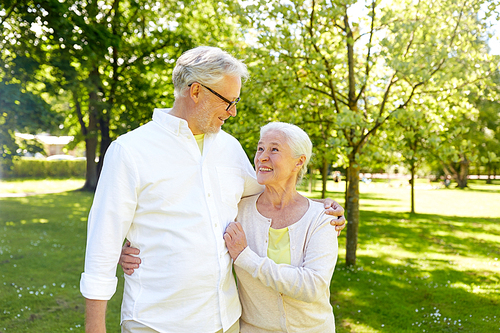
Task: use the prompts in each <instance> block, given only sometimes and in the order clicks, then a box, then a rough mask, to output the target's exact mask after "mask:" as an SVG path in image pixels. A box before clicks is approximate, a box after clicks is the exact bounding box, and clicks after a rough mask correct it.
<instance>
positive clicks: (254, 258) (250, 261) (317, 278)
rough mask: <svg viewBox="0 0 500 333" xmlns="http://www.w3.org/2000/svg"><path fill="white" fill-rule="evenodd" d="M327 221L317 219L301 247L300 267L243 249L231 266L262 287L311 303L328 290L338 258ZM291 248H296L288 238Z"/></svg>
mask: <svg viewBox="0 0 500 333" xmlns="http://www.w3.org/2000/svg"><path fill="white" fill-rule="evenodd" d="M329 220H330V219H329V218H328V217H326V216H324V215H323V216H322V217H320V221H314V222H313V223H312V224H313V225H315V227H314V228H313V229H312V230H310V235H309V236H308V237H307V238H306V242H305V246H304V252H305V253H304V260H303V263H302V265H301V266H299V267H296V266H292V265H287V264H276V263H275V262H274V261H273V260H271V259H269V258H267V257H261V256H259V255H258V254H257V253H255V252H254V251H253V250H252V249H250V247H248V246H247V247H246V248H245V249H244V250H243V251H242V252H241V253H240V255H239V256H238V258H236V261H235V262H234V264H235V265H236V266H238V267H240V268H242V269H244V270H245V271H247V272H248V273H249V274H251V275H252V277H253V278H256V279H259V280H260V281H261V282H262V283H263V284H264V285H266V286H267V287H270V288H272V289H273V290H275V291H277V292H279V293H282V294H284V295H286V296H289V297H292V298H295V299H298V300H301V301H304V302H309V303H311V302H314V301H316V300H317V299H318V298H319V297H320V296H321V295H322V294H324V291H325V289H327V288H328V287H329V284H330V281H331V278H332V275H333V271H334V268H335V264H336V262H337V256H338V242H337V233H336V231H335V228H333V227H331V226H330V222H329ZM290 241H291V244H290V246H296V247H298V245H296V244H294V243H293V239H292V237H291V239H290Z"/></svg>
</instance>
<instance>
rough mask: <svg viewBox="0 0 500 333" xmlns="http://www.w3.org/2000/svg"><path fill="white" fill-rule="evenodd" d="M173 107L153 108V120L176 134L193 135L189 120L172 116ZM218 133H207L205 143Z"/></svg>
mask: <svg viewBox="0 0 500 333" xmlns="http://www.w3.org/2000/svg"><path fill="white" fill-rule="evenodd" d="M170 110H172V109H171V108H167V109H160V108H155V109H154V110H153V121H154V122H156V123H157V124H158V125H160V126H161V127H163V128H165V129H167V130H168V131H170V132H172V133H174V134H175V135H176V136H179V135H181V134H184V135H193V132H191V129H189V126H188V122H187V121H186V120H185V119H182V118H179V117H176V116H172V115H171V114H170ZM221 131H222V130H221ZM216 136H217V134H213V133H206V134H205V145H207V143H209V142H210V143H211V141H213V140H214V139H215V137H216Z"/></svg>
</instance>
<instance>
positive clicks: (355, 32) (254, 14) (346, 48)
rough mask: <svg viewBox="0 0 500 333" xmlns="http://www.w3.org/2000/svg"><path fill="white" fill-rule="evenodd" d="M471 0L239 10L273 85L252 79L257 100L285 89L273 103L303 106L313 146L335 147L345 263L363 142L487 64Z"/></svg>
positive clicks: (340, 0) (354, 224) (479, 75)
mask: <svg viewBox="0 0 500 333" xmlns="http://www.w3.org/2000/svg"><path fill="white" fill-rule="evenodd" d="M481 4H482V2H481V1H476V2H470V1H455V0H441V1H418V2H414V1H409V0H408V1H389V2H381V1H376V0H373V1H368V2H361V1H359V2H356V1H349V0H347V1H346V0H337V1H316V0H310V1H302V0H295V1H286V2H283V1H278V0H276V1H263V0H262V1H256V2H254V3H252V4H251V5H248V6H247V7H246V8H245V12H244V17H246V18H248V22H247V24H248V25H249V26H250V28H249V29H248V30H247V31H246V33H247V34H248V36H252V37H254V38H255V42H254V45H255V48H256V49H258V50H259V51H260V52H259V53H258V54H261V55H262V57H263V58H262V59H260V61H258V62H257V61H256V63H258V64H259V67H260V68H261V72H265V71H267V70H270V71H271V72H272V74H264V75H263V76H264V77H270V82H272V83H278V84H272V85H269V86H268V85H266V84H265V83H268V82H269V81H268V80H265V79H263V80H261V82H262V83H264V84H265V85H264V86H262V88H261V89H258V93H259V94H260V95H259V97H262V98H261V99H260V100H261V101H266V98H265V97H264V96H263V95H264V94H266V93H267V92H270V94H269V95H270V96H272V97H274V98H276V99H279V98H280V95H281V91H282V87H287V91H288V95H287V96H286V97H285V98H284V99H282V100H283V101H286V100H287V99H288V100H290V99H291V100H292V101H295V103H294V102H292V103H290V102H287V103H289V104H288V105H291V106H293V107H297V106H299V107H300V105H302V106H303V109H302V110H303V111H302V112H300V111H299V110H295V112H297V113H298V114H300V116H299V117H296V119H295V121H298V122H301V123H302V124H304V125H305V129H306V130H307V131H308V132H309V133H319V134H320V136H321V134H322V133H321V132H322V131H323V132H324V135H325V138H326V140H323V143H328V144H332V145H343V144H345V147H344V149H345V154H346V159H347V160H348V181H349V187H348V191H347V203H346V208H347V219H348V220H349V222H350V223H349V224H348V228H347V255H346V260H347V263H348V264H350V265H352V264H355V259H356V247H357V237H358V228H359V171H360V167H361V166H360V163H359V161H360V155H362V154H364V148H365V145H366V144H367V142H368V141H369V138H370V137H371V136H373V135H375V134H376V133H377V131H378V130H380V128H381V126H382V125H383V124H384V123H385V122H386V121H387V120H388V119H389V118H391V117H393V116H394V115H396V114H397V113H399V112H401V111H402V110H404V109H406V108H408V107H409V106H410V105H412V103H415V102H417V103H418V102H419V101H420V99H421V98H423V96H425V95H426V94H439V93H440V92H445V93H451V92H456V91H457V89H460V88H461V87H464V86H466V85H467V84H469V83H470V82H474V81H476V80H481V79H483V78H485V77H487V76H488V75H489V73H490V71H492V70H495V69H496V67H494V65H493V64H492V65H491V68H490V63H489V60H490V59H489V57H488V56H487V53H486V52H485V50H484V46H483V44H482V43H478V38H481V37H482V36H483V35H485V29H486V27H485V25H484V23H482V22H479V21H478V20H477V16H476V13H477V12H478V10H479V8H480V6H481ZM493 7H494V6H493ZM490 9H491V8H490ZM271 68H272V69H271ZM292 87H293V88H292ZM297 102H300V103H301V104H299V103H297ZM277 104H278V103H276V102H273V103H272V105H274V106H276V105H277ZM288 116H289V115H288V114H287V115H286V116H285V117H288ZM292 119H293V118H292ZM309 125H310V126H309ZM330 158H331V157H330Z"/></svg>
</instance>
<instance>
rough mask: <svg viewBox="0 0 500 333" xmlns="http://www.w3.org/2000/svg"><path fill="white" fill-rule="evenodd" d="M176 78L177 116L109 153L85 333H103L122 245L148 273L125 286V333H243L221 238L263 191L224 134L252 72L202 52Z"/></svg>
mask: <svg viewBox="0 0 500 333" xmlns="http://www.w3.org/2000/svg"><path fill="white" fill-rule="evenodd" d="M172 76H173V83H174V88H175V91H174V93H175V102H174V105H173V107H172V109H155V110H154V113H153V121H151V122H149V123H147V124H146V125H144V126H141V127H139V128H137V129H136V130H134V131H132V132H130V133H127V134H125V135H123V136H121V137H120V138H118V139H117V140H116V141H115V142H113V144H112V145H111V146H110V148H109V149H108V152H107V153H106V158H105V160H104V166H103V170H102V173H101V177H100V180H99V184H98V186H97V190H96V194H95V198H94V203H93V205H92V209H91V211H90V215H89V224H88V241H87V251H86V258H85V272H84V273H83V274H82V278H81V283H80V289H81V292H82V294H83V296H84V297H85V298H86V305H87V311H86V315H87V321H86V332H93V333H95V332H105V331H106V327H105V312H106V304H107V300H109V299H110V298H111V297H112V296H113V294H114V293H115V290H116V284H117V279H116V265H117V262H118V259H119V256H120V251H121V247H122V243H123V241H124V239H125V238H127V239H128V240H129V241H130V243H131V246H133V247H136V248H139V249H140V250H141V261H142V263H141V269H140V270H137V271H136V273H135V274H133V275H131V276H126V279H125V289H124V294H123V303H122V332H179V333H182V332H186V333H193V332H197V333H204V332H206V333H214V332H238V318H239V316H240V314H241V307H240V303H239V299H238V293H237V290H236V285H235V281H234V277H233V275H232V270H231V258H230V256H229V254H228V250H227V248H226V246H225V243H224V239H223V234H224V230H225V228H226V226H227V225H228V224H229V223H230V222H231V221H234V219H235V217H236V215H237V205H238V202H239V200H240V199H241V198H242V197H244V196H248V195H252V194H256V193H258V192H260V191H262V188H261V186H260V185H259V184H258V183H257V181H256V180H255V175H254V170H253V168H252V166H251V164H250V162H249V161H248V158H247V156H246V155H245V153H244V151H243V149H242V148H241V146H240V144H239V143H238V141H237V140H236V139H235V138H233V137H232V136H230V135H229V134H227V133H225V132H223V131H220V128H221V126H222V125H223V124H224V121H225V120H226V119H227V118H229V117H230V116H233V117H234V116H236V104H237V103H238V101H239V100H240V98H239V95H240V88H241V80H242V78H243V79H245V78H246V77H247V76H248V72H247V69H246V66H245V65H244V64H243V63H242V62H240V61H238V60H237V59H235V58H233V57H232V56H230V55H229V54H228V53H226V52H224V51H222V50H220V49H218V48H213V47H198V48H195V49H192V50H189V51H187V52H186V53H184V54H183V55H182V56H181V57H180V58H179V59H178V61H177V64H176V67H175V69H174V72H173V75H172ZM335 206H337V205H336V203H335ZM342 213H343V209H342V208H341V207H340V208H338V209H336V210H334V209H330V214H332V215H342ZM344 222H345V220H344V219H343V217H342V218H340V219H339V220H338V222H337V223H338V224H340V225H341V227H340V228H342V225H343V224H344Z"/></svg>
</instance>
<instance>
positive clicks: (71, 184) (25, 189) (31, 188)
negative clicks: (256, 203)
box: [0, 178, 85, 195]
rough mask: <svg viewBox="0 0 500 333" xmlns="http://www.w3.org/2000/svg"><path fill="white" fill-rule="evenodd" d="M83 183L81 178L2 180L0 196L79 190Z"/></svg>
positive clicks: (0, 181) (83, 180)
mask: <svg viewBox="0 0 500 333" xmlns="http://www.w3.org/2000/svg"><path fill="white" fill-rule="evenodd" d="M84 183H85V179H83V178H74V179H29V180H19V179H2V180H0V194H4V195H5V194H14V193H15V194H21V193H47V192H62V191H71V190H76V189H78V188H81V187H82V186H83V184H84Z"/></svg>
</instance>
